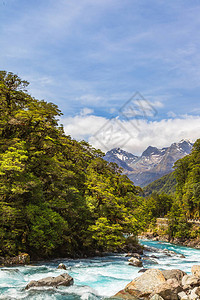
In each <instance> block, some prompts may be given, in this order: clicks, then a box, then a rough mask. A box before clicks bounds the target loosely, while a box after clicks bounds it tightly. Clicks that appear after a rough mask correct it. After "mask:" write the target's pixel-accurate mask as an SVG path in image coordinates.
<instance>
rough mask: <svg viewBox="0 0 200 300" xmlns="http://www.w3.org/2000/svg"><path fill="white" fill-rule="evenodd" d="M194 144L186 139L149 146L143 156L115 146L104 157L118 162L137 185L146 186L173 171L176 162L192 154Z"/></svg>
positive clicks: (109, 160)
mask: <svg viewBox="0 0 200 300" xmlns="http://www.w3.org/2000/svg"><path fill="white" fill-rule="evenodd" d="M192 146H193V143H192V142H191V141H189V140H186V139H185V140H181V141H180V142H178V143H177V142H175V143H172V144H171V145H170V146H169V147H164V148H162V149H159V148H157V147H153V146H148V147H147V149H145V150H144V151H143V153H142V154H141V156H137V155H134V154H133V153H130V152H127V151H125V150H122V149H120V148H114V149H111V150H110V151H108V152H107V153H106V155H105V156H104V159H105V160H106V161H108V162H114V163H117V164H118V165H119V166H120V167H121V168H123V173H124V174H126V175H127V176H128V177H129V178H130V179H131V180H132V181H133V182H134V183H135V184H136V185H138V186H141V187H144V186H146V185H148V184H149V183H151V182H153V181H155V180H157V179H159V178H161V177H162V176H164V175H166V174H169V173H170V172H172V171H173V165H174V163H175V162H176V161H177V160H179V159H181V158H183V157H184V156H185V155H188V154H190V152H191V150H192Z"/></svg>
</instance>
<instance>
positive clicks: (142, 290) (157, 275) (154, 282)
mask: <svg viewBox="0 0 200 300" xmlns="http://www.w3.org/2000/svg"><path fill="white" fill-rule="evenodd" d="M165 282H166V279H165V277H164V275H163V274H162V272H161V271H160V270H158V269H149V270H147V271H146V272H144V273H143V274H142V275H141V276H140V277H137V278H136V279H134V280H133V281H131V282H130V283H129V284H128V285H127V286H126V287H125V292H127V293H129V294H131V295H133V296H135V297H143V296H148V295H150V294H151V293H152V292H153V291H154V289H155V287H157V286H159V285H160V284H163V283H165ZM152 296H153V295H152Z"/></svg>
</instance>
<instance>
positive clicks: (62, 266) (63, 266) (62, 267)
mask: <svg viewBox="0 0 200 300" xmlns="http://www.w3.org/2000/svg"><path fill="white" fill-rule="evenodd" d="M57 269H63V270H67V268H66V266H65V265H64V264H63V263H61V264H59V265H58V268H57Z"/></svg>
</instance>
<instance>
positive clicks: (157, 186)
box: [143, 172, 176, 196]
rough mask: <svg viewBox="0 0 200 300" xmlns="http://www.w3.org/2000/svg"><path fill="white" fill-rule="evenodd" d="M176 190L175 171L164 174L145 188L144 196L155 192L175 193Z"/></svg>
mask: <svg viewBox="0 0 200 300" xmlns="http://www.w3.org/2000/svg"><path fill="white" fill-rule="evenodd" d="M175 191H176V179H175V177H174V172H172V173H169V174H167V175H164V176H163V177H161V178H159V179H157V180H155V181H153V182H152V183H150V184H148V185H147V186H145V187H144V188H143V192H144V196H149V195H151V194H152V193H153V192H156V193H158V194H161V193H165V194H168V195H171V194H174V193H175Z"/></svg>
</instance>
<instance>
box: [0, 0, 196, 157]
mask: <svg viewBox="0 0 200 300" xmlns="http://www.w3.org/2000/svg"><path fill="white" fill-rule="evenodd" d="M199 15H200V1H199V0H198V1H197V0H192V1H188V0H187V1H185V0H181V1H179V0H169V1H164V0H74V1H71V0H56V1H55V0H29V1H27V0H0V69H1V70H6V71H9V72H13V73H15V74H18V76H20V77H21V78H22V79H24V80H28V81H29V82H30V85H29V92H30V94H31V95H32V96H34V97H35V98H37V99H44V100H46V101H48V102H53V103H55V104H57V105H58V107H59V108H60V109H61V111H62V112H63V116H62V118H61V120H60V122H61V123H62V124H63V125H64V128H65V132H66V134H67V135H71V136H72V138H75V139H77V140H83V139H84V140H87V141H89V143H90V144H92V146H94V147H97V148H100V149H101V150H103V151H105V152H106V151H108V150H110V149H111V148H114V147H121V148H123V149H124V150H127V151H129V152H132V153H134V154H140V153H141V152H143V151H144V150H145V149H146V148H147V147H148V146H149V145H151V146H156V147H159V148H162V147H166V146H169V145H170V144H171V143H173V142H179V141H180V140H182V139H189V140H191V141H193V142H194V141H195V140H196V139H197V138H199V132H200V104H199V103H200V101H199V100H200V99H199V98H200V34H199V32H200V18H199Z"/></svg>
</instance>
